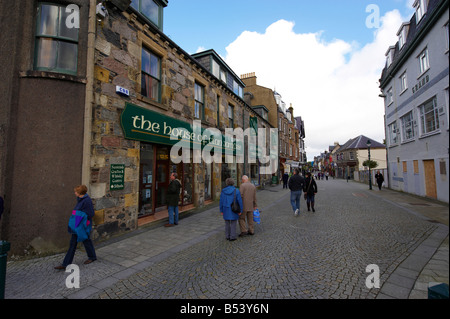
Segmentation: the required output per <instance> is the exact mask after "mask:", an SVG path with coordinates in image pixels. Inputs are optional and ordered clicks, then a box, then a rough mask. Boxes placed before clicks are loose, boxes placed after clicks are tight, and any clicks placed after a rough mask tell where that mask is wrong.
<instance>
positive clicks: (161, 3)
mask: <svg viewBox="0 0 450 319" xmlns="http://www.w3.org/2000/svg"><path fill="white" fill-rule="evenodd" d="M166 6H167V0H132V1H131V7H133V8H134V9H135V10H136V11H138V12H139V13H141V14H142V15H143V16H144V17H145V18H146V19H148V20H149V21H150V22H152V23H153V24H154V25H155V26H157V27H158V28H159V29H160V30H162V29H163V8H164V7H166Z"/></svg>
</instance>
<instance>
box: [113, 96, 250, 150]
mask: <svg viewBox="0 0 450 319" xmlns="http://www.w3.org/2000/svg"><path fill="white" fill-rule="evenodd" d="M120 121H121V124H122V129H123V133H124V136H125V138H127V139H132V140H137V141H143V142H149V143H156V144H164V145H171V146H172V145H175V144H177V143H178V142H180V141H186V142H187V143H188V144H187V146H190V147H191V148H193V149H194V148H196V147H200V148H201V149H203V148H204V147H205V146H206V145H210V146H211V145H214V146H217V147H219V148H220V149H222V150H223V152H225V150H229V151H233V153H234V155H236V153H237V152H243V149H244V148H243V143H242V142H236V141H233V140H231V138H230V137H227V136H226V135H222V134H221V133H220V131H219V130H215V132H214V131H212V130H208V129H204V128H202V127H201V125H198V126H197V125H194V124H195V123H193V124H189V123H187V122H184V121H180V120H178V119H175V118H172V117H168V116H165V115H162V114H160V113H157V112H153V111H150V110H148V109H145V108H143V107H140V106H137V105H134V104H131V103H126V105H125V109H124V110H123V112H122V115H121V117H120ZM198 122H199V121H198ZM199 123H200V122H199Z"/></svg>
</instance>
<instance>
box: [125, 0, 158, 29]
mask: <svg viewBox="0 0 450 319" xmlns="http://www.w3.org/2000/svg"><path fill="white" fill-rule="evenodd" d="M142 1H152V2H153V3H154V4H155V5H156V6H157V7H158V21H157V22H155V21H153V20H152V18H151V17H149V16H147V15H146V14H145V13H144V12H143V11H142ZM136 2H137V4H138V8H136V7H135V6H134V5H133V3H136ZM130 7H131V8H133V9H134V10H135V11H137V12H138V13H139V14H140V15H141V16H143V17H144V18H145V19H146V20H148V21H149V22H151V23H152V24H153V25H155V26H156V27H157V28H158V29H160V30H161V31H162V30H163V7H162V6H161V5H160V4H159V3H158V1H155V0H132V1H131V4H130Z"/></svg>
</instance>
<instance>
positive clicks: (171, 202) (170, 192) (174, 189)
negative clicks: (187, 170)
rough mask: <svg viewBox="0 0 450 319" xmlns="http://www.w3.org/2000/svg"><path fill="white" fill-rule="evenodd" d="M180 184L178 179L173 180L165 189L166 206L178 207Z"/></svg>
mask: <svg viewBox="0 0 450 319" xmlns="http://www.w3.org/2000/svg"><path fill="white" fill-rule="evenodd" d="M180 189H181V183H180V181H179V180H178V179H174V180H173V181H171V182H170V184H169V187H167V195H166V201H167V206H178V202H179V200H180Z"/></svg>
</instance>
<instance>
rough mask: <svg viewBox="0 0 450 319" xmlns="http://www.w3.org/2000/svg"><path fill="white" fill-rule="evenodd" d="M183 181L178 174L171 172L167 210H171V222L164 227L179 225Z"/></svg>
mask: <svg viewBox="0 0 450 319" xmlns="http://www.w3.org/2000/svg"><path fill="white" fill-rule="evenodd" d="M180 190H181V182H180V181H179V180H178V174H177V173H172V174H170V183H169V186H168V187H167V198H166V200H167V210H168V211H169V223H168V224H165V225H164V227H172V226H175V225H178V216H179V213H178V202H179V201H180Z"/></svg>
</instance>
